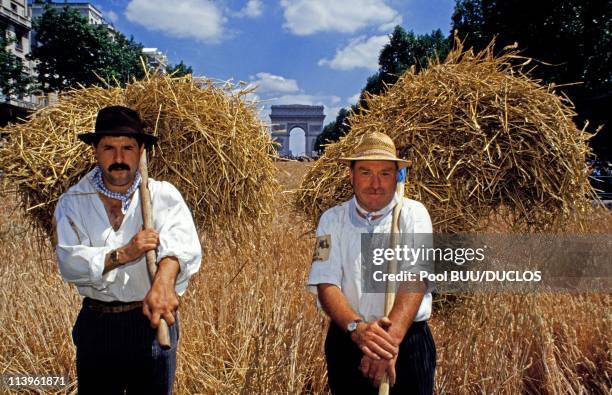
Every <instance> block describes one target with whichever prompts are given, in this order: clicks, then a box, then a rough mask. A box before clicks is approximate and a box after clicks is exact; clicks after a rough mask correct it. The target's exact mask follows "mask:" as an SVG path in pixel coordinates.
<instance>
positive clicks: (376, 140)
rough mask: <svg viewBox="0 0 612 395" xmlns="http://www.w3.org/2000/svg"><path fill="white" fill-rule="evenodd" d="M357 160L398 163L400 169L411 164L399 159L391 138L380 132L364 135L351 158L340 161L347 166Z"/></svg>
mask: <svg viewBox="0 0 612 395" xmlns="http://www.w3.org/2000/svg"><path fill="white" fill-rule="evenodd" d="M356 160H390V161H393V162H396V163H397V166H398V167H399V168H400V169H403V168H404V167H407V166H408V165H409V164H410V162H409V161H407V160H403V159H400V158H398V157H397V155H396V151H395V144H394V143H393V140H391V137H389V136H387V135H386V134H384V133H379V132H370V133H366V134H364V135H363V137H362V138H361V141H360V142H359V144H357V147H355V149H354V150H353V153H352V154H351V156H350V157H346V158H339V159H338V161H339V162H340V163H344V164H347V165H350V164H351V162H353V161H356Z"/></svg>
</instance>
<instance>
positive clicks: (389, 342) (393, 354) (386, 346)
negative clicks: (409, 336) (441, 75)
mask: <svg viewBox="0 0 612 395" xmlns="http://www.w3.org/2000/svg"><path fill="white" fill-rule="evenodd" d="M391 324H392V323H391V320H389V318H387V317H383V318H381V319H379V320H376V321H373V322H362V323H360V324H359V325H358V326H357V329H355V330H354V331H353V333H351V339H352V340H353V341H354V342H355V343H356V344H357V346H358V347H359V349H360V350H361V351H362V352H363V357H362V358H361V364H360V365H359V370H361V373H362V374H363V375H364V376H365V377H367V378H369V379H370V380H371V381H372V384H373V385H374V386H375V387H379V386H380V384H381V382H382V379H383V377H384V375H385V373H386V374H387V375H388V377H389V383H390V384H391V385H393V384H395V377H396V375H395V363H396V361H397V355H398V352H399V343H400V341H401V339H397V338H396V337H394V336H393V334H392V331H390V328H391Z"/></svg>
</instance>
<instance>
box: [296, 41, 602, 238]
mask: <svg viewBox="0 0 612 395" xmlns="http://www.w3.org/2000/svg"><path fill="white" fill-rule="evenodd" d="M519 59H520V61H521V62H523V63H522V64H521V65H516V64H517V60H519ZM512 62H514V65H513V64H512ZM528 63H529V59H525V58H520V57H519V56H518V55H517V53H516V52H515V50H512V49H507V50H506V51H505V52H504V53H502V54H499V55H497V56H495V55H493V51H492V47H491V46H490V47H489V48H487V49H485V50H484V51H482V52H480V53H477V54H474V53H473V52H472V51H471V50H470V51H463V48H462V45H461V43H459V42H457V43H456V45H455V48H454V49H453V51H452V52H451V53H450V54H449V55H448V57H447V59H446V60H445V61H444V62H443V63H441V64H439V63H436V64H434V65H432V66H430V67H429V68H427V69H426V70H423V71H422V72H420V73H419V74H415V73H414V71H412V72H410V71H409V72H406V73H405V74H404V75H403V76H402V77H401V78H400V79H399V81H397V83H395V84H394V85H393V86H390V87H388V89H387V91H386V92H385V93H383V94H382V95H380V96H369V97H368V98H367V108H368V109H367V110H364V111H362V112H360V113H358V114H354V113H353V114H351V115H350V116H349V118H348V123H349V125H350V128H351V131H350V133H349V134H347V135H346V136H345V137H344V138H343V139H341V140H340V141H339V142H337V143H333V144H330V145H328V146H327V147H326V150H325V154H324V155H323V156H322V157H321V158H320V159H319V160H318V161H317V163H316V164H315V165H314V166H313V168H312V169H311V170H310V171H309V172H308V173H307V174H306V175H305V177H304V179H303V181H302V184H301V186H300V188H299V190H298V192H297V194H296V196H295V205H296V207H297V208H298V210H302V211H304V212H305V213H306V215H308V216H310V217H311V218H312V219H313V220H315V221H316V220H317V219H318V217H319V216H320V214H321V213H322V212H323V211H325V210H326V209H328V208H329V207H332V206H334V205H336V204H338V203H339V202H342V201H345V200H348V199H349V198H350V196H351V195H352V189H351V186H350V184H349V182H348V179H347V174H348V168H347V167H346V166H339V165H338V163H337V162H336V158H338V157H341V156H346V155H348V154H350V153H351V151H352V149H353V148H354V147H355V146H356V144H357V143H358V141H359V139H360V138H361V136H362V135H363V134H364V133H365V132H368V131H378V132H382V133H385V134H387V135H389V136H390V137H391V138H392V139H393V140H394V141H395V144H396V147H397V148H398V150H399V152H400V156H403V157H404V158H406V159H408V160H411V161H412V165H411V166H410V167H409V174H408V178H407V187H406V196H407V197H410V198H413V199H416V200H419V201H421V202H423V203H424V204H425V206H426V207H427V209H428V210H429V212H430V214H431V217H432V221H433V223H434V230H435V231H439V232H462V231H463V232H467V231H476V230H479V229H483V228H484V227H486V226H487V223H488V221H489V219H491V218H494V217H495V216H496V215H499V213H500V212H503V213H504V220H505V221H506V222H507V224H508V225H509V226H510V227H511V228H512V229H514V230H523V231H542V230H555V229H559V228H560V227H562V226H563V224H564V223H566V221H567V220H568V219H569V218H570V217H574V216H575V215H577V214H580V213H584V212H586V211H588V210H589V209H590V199H593V198H594V194H593V190H592V188H591V186H590V184H589V181H588V175H589V170H588V168H587V165H586V163H585V159H586V157H587V156H589V155H591V153H590V148H589V147H588V145H587V140H588V139H589V138H590V137H591V134H589V133H587V132H586V131H585V130H579V129H578V128H577V127H576V125H575V124H574V123H573V121H572V118H573V117H574V115H575V112H574V110H573V105H572V104H571V103H570V102H569V100H567V99H566V98H564V97H560V96H559V95H557V94H556V93H555V91H554V87H551V86H543V85H542V84H540V82H539V81H536V80H532V79H530V78H529V76H528V72H523V70H525V66H526V64H528Z"/></svg>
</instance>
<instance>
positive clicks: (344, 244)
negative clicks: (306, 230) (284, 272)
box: [307, 198, 432, 322]
mask: <svg viewBox="0 0 612 395" xmlns="http://www.w3.org/2000/svg"><path fill="white" fill-rule="evenodd" d="M403 199H404V200H403V206H402V210H401V216H400V221H399V223H400V227H401V230H400V233H402V234H414V235H420V236H423V235H425V236H426V237H427V236H428V235H431V233H432V225H431V219H430V217H429V213H428V212H427V209H426V208H425V206H423V205H422V204H421V203H419V202H417V201H416V200H411V199H407V198H403ZM391 219H392V213H388V214H387V215H385V216H383V217H381V218H379V219H377V220H375V221H372V223H371V224H368V223H367V221H366V220H365V219H364V218H362V217H360V216H359V215H358V214H357V208H356V206H355V202H354V200H349V201H347V202H344V203H342V204H339V205H337V206H335V207H332V208H330V209H329V210H327V211H325V212H324V213H323V214H322V215H321V218H320V219H319V225H318V227H317V233H316V235H317V240H324V242H326V244H327V245H326V250H327V252H326V254H324V256H318V254H315V257H314V258H313V262H312V266H311V268H310V273H309V275H308V283H307V286H308V289H309V290H310V291H311V292H312V293H314V294H316V293H317V287H316V286H317V285H318V284H333V285H336V286H337V287H338V288H340V289H341V291H342V293H343V294H344V296H345V297H346V299H347V301H348V303H349V304H350V305H351V307H352V308H353V310H354V311H355V312H357V313H358V314H359V315H360V316H361V317H363V319H364V320H366V321H368V322H371V321H374V320H377V319H379V318H381V317H383V316H384V305H385V293H384V292H368V291H369V290H368V289H367V288H366V287H365V286H364V285H363V284H364V279H363V276H364V273H363V271H362V264H363V262H362V245H361V243H362V234H364V233H370V234H385V233H386V234H388V233H390V229H391ZM422 240H424V239H423V238H422V237H420V238H418V240H414V242H416V243H417V245H416V247H418V244H421V241H422ZM431 302H432V295H431V292H427V293H425V295H424V297H423V300H422V302H421V305H420V306H419V309H418V311H417V314H416V317H415V318H414V321H425V320H427V319H429V317H430V315H431Z"/></svg>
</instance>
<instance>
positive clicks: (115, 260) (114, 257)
mask: <svg viewBox="0 0 612 395" xmlns="http://www.w3.org/2000/svg"><path fill="white" fill-rule="evenodd" d="M110 261H111V264H112V265H113V266H119V265H120V263H119V250H112V251H111V253H110Z"/></svg>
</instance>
